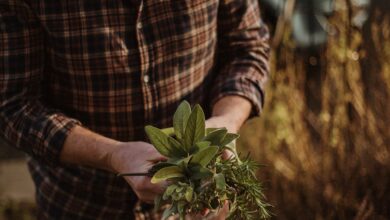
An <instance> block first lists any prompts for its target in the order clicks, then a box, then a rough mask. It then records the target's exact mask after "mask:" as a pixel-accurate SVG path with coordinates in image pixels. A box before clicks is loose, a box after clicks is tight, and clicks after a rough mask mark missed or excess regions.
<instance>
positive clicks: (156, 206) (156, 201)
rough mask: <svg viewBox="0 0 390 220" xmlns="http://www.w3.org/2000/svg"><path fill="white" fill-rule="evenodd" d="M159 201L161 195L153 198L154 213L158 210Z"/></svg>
mask: <svg viewBox="0 0 390 220" xmlns="http://www.w3.org/2000/svg"><path fill="white" fill-rule="evenodd" d="M161 200H162V196H161V195H157V196H156V197H154V211H156V212H157V211H158V209H159V208H160V206H161Z"/></svg>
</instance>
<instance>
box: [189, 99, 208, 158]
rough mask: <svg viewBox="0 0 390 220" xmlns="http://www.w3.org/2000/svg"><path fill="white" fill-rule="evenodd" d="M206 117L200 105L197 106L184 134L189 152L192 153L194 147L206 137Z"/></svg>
mask: <svg viewBox="0 0 390 220" xmlns="http://www.w3.org/2000/svg"><path fill="white" fill-rule="evenodd" d="M205 132H206V129H205V116H204V112H203V110H202V108H201V107H200V105H195V107H194V109H193V111H192V112H191V115H190V117H189V118H188V122H187V126H186V129H185V132H184V142H185V145H186V148H187V152H190V151H191V148H192V146H194V145H195V144H196V142H198V141H200V140H201V139H202V138H203V137H204V135H205Z"/></svg>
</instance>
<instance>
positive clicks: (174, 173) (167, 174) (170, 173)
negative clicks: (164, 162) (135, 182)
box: [151, 166, 184, 183]
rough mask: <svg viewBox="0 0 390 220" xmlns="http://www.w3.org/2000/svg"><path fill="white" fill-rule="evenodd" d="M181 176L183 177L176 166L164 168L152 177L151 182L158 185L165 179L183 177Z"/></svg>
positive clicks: (180, 170)
mask: <svg viewBox="0 0 390 220" xmlns="http://www.w3.org/2000/svg"><path fill="white" fill-rule="evenodd" d="M183 176H184V174H183V171H182V169H181V168H180V167H178V166H170V167H164V168H162V169H161V170H159V171H157V173H155V174H154V175H153V177H152V180H151V182H152V183H159V182H161V181H164V180H167V179H171V178H175V177H183Z"/></svg>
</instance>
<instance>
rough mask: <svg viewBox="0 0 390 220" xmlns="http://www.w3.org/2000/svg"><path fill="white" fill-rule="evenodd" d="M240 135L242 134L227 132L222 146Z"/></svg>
mask: <svg viewBox="0 0 390 220" xmlns="http://www.w3.org/2000/svg"><path fill="white" fill-rule="evenodd" d="M239 137H240V135H238V134H233V133H227V134H226V135H225V137H224V138H223V140H222V142H221V146H226V145H228V144H230V143H231V142H232V141H234V140H236V139H237V138H239Z"/></svg>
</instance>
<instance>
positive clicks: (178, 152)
mask: <svg viewBox="0 0 390 220" xmlns="http://www.w3.org/2000/svg"><path fill="white" fill-rule="evenodd" d="M168 142H169V144H170V146H171V148H172V150H173V152H174V154H175V156H176V157H178V158H181V157H186V156H187V155H188V153H187V152H186V150H185V148H184V147H183V145H182V144H180V143H179V142H178V141H177V140H176V139H175V138H173V137H168Z"/></svg>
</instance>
